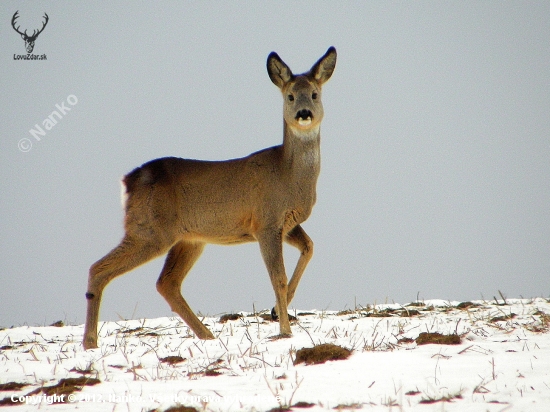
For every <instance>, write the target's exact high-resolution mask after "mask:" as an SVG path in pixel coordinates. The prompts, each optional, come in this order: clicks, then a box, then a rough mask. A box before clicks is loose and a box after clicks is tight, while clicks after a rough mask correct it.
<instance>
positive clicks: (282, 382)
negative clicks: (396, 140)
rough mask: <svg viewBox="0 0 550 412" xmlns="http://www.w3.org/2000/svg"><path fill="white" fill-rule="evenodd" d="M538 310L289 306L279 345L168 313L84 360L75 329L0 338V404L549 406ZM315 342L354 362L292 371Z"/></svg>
mask: <svg viewBox="0 0 550 412" xmlns="http://www.w3.org/2000/svg"><path fill="white" fill-rule="evenodd" d="M549 302H550V301H549V300H546V299H541V298H539V299H529V300H526V299H522V300H519V299H508V300H506V303H504V301H503V300H502V299H499V301H498V302H497V301H496V300H493V301H492V302H487V301H474V302H473V303H474V304H473V305H470V304H462V305H460V307H458V306H459V303H460V302H447V301H436V300H432V301H424V302H422V303H421V304H418V305H416V304H414V306H413V305H406V306H401V305H397V304H389V305H376V306H369V307H360V308H356V309H353V310H349V311H343V312H332V311H318V310H315V311H309V312H305V313H304V312H300V311H296V313H295V314H296V315H297V317H298V321H297V322H294V323H293V326H292V330H293V334H294V335H293V337H292V338H287V339H272V338H273V336H275V335H276V334H277V333H278V324H277V323H275V322H270V321H269V320H266V319H263V318H262V317H261V316H260V315H261V314H250V313H242V314H241V315H242V317H240V318H238V319H235V320H228V321H226V322H223V323H222V322H220V318H210V317H207V318H205V319H204V323H205V324H206V325H207V326H208V327H210V329H211V330H212V331H213V332H214V334H215V335H216V336H217V337H218V338H217V339H216V340H212V341H201V340H198V339H195V338H194V337H193V336H192V334H190V332H189V329H188V328H187V327H186V325H185V324H184V323H183V322H182V321H181V320H180V319H179V318H176V317H174V318H160V319H144V320H130V321H121V322H106V323H102V324H101V325H100V328H101V330H100V340H99V344H100V348H99V349H95V350H90V351H84V350H83V349H82V346H81V339H82V333H83V326H82V325H80V326H61V327H55V326H50V327H26V326H25V327H17V328H12V329H4V330H1V331H0V388H2V389H7V388H6V386H8V387H9V385H8V384H10V383H11V385H12V389H8V390H3V391H1V392H0V399H3V401H0V403H4V405H3V406H4V407H5V408H6V409H8V408H14V409H16V410H36V409H42V410H46V409H55V410H59V411H64V410H74V409H78V410H80V411H141V410H144V411H150V410H158V411H165V410H167V409H169V408H172V407H174V406H178V405H185V406H189V407H194V408H196V410H198V411H201V410H206V411H268V410H271V409H273V408H278V407H289V406H290V407H291V408H292V410H294V411H300V410H304V411H322V410H323V411H324V410H353V409H363V410H372V411H410V410H415V411H417V410H418V411H461V412H462V411H491V412H493V411H529V412H531V411H549V410H550V333H549V327H550V303H549ZM422 332H439V333H441V334H443V335H455V334H457V335H459V336H460V338H461V343H459V344H456V345H446V344H425V345H420V344H418V343H417V342H416V339H417V338H418V336H419V335H420V333H422ZM424 336H425V335H424ZM321 343H333V344H336V345H339V346H342V347H345V348H348V349H351V350H352V355H351V356H350V357H349V358H348V359H346V360H335V361H328V362H326V363H324V364H312V365H306V364H303V363H300V364H296V365H294V360H295V359H296V351H297V350H298V349H301V348H304V347H313V346H314V345H318V344H321ZM68 378H79V379H78V380H74V379H73V380H72V381H71V380H67V381H62V379H68ZM60 382H61V385H60ZM75 382H76V385H75ZM14 383H22V384H27V386H24V387H21V388H18V389H14V388H13V384H14ZM86 383H88V384H86ZM92 383H95V384H94V385H90V384H92ZM63 385H65V386H66V387H65V391H64V392H63V391H60V388H61V387H62V386H63ZM71 385H72V386H71ZM48 387H49V389H48ZM67 388H68V389H67ZM71 392H72V393H71ZM56 397H57V398H56ZM60 400H61V401H64V403H56V404H54V405H50V403H51V402H53V401H60ZM67 401H68V402H67ZM304 407H308V408H307V409H306V408H304ZM180 410H184V409H183V408H181V409H180Z"/></svg>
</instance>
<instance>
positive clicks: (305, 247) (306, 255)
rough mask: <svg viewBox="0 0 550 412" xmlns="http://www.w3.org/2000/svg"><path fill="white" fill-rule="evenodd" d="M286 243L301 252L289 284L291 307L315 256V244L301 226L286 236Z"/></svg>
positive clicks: (288, 301)
mask: <svg viewBox="0 0 550 412" xmlns="http://www.w3.org/2000/svg"><path fill="white" fill-rule="evenodd" d="M285 241H286V242H287V243H288V244H289V245H292V246H294V247H295V248H297V249H298V250H299V251H300V258H299V259H298V263H297V264H296V268H295V269H294V273H293V274H292V277H291V278H290V282H289V283H288V294H287V303H288V304H289V305H290V302H292V299H293V298H294V293H295V292H296V288H297V287H298V283H300V279H301V278H302V275H303V274H304V270H305V269H306V266H307V264H308V263H309V261H310V260H311V258H312V256H313V242H312V241H311V238H310V237H309V236H308V235H307V233H306V232H305V231H304V229H302V227H301V226H300V225H298V226H296V227H295V228H294V229H292V230H291V231H290V232H289V233H288V234H287V235H286V237H285Z"/></svg>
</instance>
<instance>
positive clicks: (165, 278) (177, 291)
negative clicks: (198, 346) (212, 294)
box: [157, 241, 214, 339]
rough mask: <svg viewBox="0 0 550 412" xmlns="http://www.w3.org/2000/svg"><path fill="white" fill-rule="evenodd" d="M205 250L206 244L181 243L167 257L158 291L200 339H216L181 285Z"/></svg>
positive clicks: (173, 247)
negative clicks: (187, 299)
mask: <svg viewBox="0 0 550 412" xmlns="http://www.w3.org/2000/svg"><path fill="white" fill-rule="evenodd" d="M203 249H204V243H195V242H185V241H180V242H178V243H176V244H175V245H174V246H172V248H171V249H170V251H169V252H168V256H167V257H166V262H165V263H164V267H163V268H162V272H161V273H160V277H159V278H158V280H157V290H158V292H159V293H160V294H161V295H162V296H163V297H164V299H166V301H167V302H168V304H169V305H170V308H171V309H172V311H174V312H176V313H177V314H178V315H180V317H181V318H182V319H183V320H184V321H185V323H187V325H188V326H189V327H190V328H191V330H192V331H193V332H195V334H196V335H197V337H199V338H200V339H214V335H212V332H210V331H209V330H208V328H207V327H206V326H204V324H203V323H202V322H201V321H200V320H199V318H197V316H196V315H195V314H194V313H193V311H192V310H191V308H190V307H189V305H188V304H187V302H186V301H185V299H184V298H183V296H182V295H181V284H182V282H183V279H184V278H185V276H187V274H188V273H189V271H190V270H191V268H192V267H193V264H194V263H195V262H196V261H197V259H198V258H199V256H200V255H201V253H202V251H203Z"/></svg>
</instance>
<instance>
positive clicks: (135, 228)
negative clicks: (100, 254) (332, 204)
mask: <svg viewBox="0 0 550 412" xmlns="http://www.w3.org/2000/svg"><path fill="white" fill-rule="evenodd" d="M335 64H336V50H335V49H334V48H330V49H329V50H328V51H327V53H326V54H325V55H324V56H323V57H322V58H321V59H320V60H319V61H318V62H317V63H316V64H315V65H314V66H313V67H312V69H311V70H310V71H309V72H308V73H305V74H303V75H297V76H295V75H293V74H292V72H291V71H290V69H289V68H288V66H286V64H285V63H284V62H283V61H282V60H281V59H280V58H279V56H278V55H277V54H275V53H271V54H270V56H269V57H268V62H267V68H268V73H269V75H270V77H271V80H272V81H273V83H275V84H276V85H277V86H278V87H279V88H280V89H281V91H282V93H283V96H284V98H285V104H284V114H283V118H284V136H283V144H282V145H280V146H274V147H271V148H268V149H264V150H261V151H258V152H256V153H252V154H251V155H249V156H247V157H244V158H240V159H232V160H226V161H200V160H189V159H180V158H175V157H168V158H162V159H156V160H152V161H150V162H148V163H145V164H144V165H142V166H141V167H138V168H136V169H135V170H133V171H132V172H130V173H129V174H128V175H126V176H125V177H124V178H123V189H124V195H125V198H126V202H125V222H124V225H125V232H126V233H125V236H124V238H123V240H122V241H121V243H120V244H119V245H118V246H117V247H116V248H115V249H113V250H112V251H111V252H110V253H109V254H107V255H106V256H105V257H104V258H102V259H101V260H99V261H98V262H96V263H94V264H93V265H92V267H91V268H90V273H89V278H88V292H87V293H86V298H87V300H88V310H87V315H86V326H85V332H84V340H83V345H84V347H85V348H86V349H89V348H95V347H97V322H98V320H99V306H100V301H101V294H102V291H103V289H104V288H105V286H106V285H107V284H108V283H109V282H110V281H111V280H112V279H113V278H115V277H116V276H119V275H122V274H123V273H125V272H127V271H129V270H131V269H133V268H135V267H137V266H139V265H141V264H143V263H145V262H147V261H149V260H151V259H152V258H154V257H157V256H159V255H161V254H164V253H166V252H168V256H167V258H166V262H165V264H164V267H163V269H162V272H161V274H160V277H159V279H158V281H157V290H158V291H159V293H160V294H161V295H162V296H163V297H164V298H165V299H166V301H167V302H168V304H169V305H170V307H171V309H172V310H173V311H174V312H176V313H178V314H179V315H180V316H181V317H182V319H183V320H184V321H185V322H186V323H187V324H188V325H189V327H190V328H191V329H192V330H193V332H195V334H196V335H197V336H198V337H199V338H201V339H212V338H213V335H212V333H211V332H210V331H209V330H208V329H207V328H206V327H205V326H204V325H203V324H202V322H201V321H200V320H199V319H198V318H197V317H196V315H195V314H194V313H193V311H192V310H191V308H190V307H189V305H188V304H187V302H186V301H185V299H184V298H183V297H182V295H181V291H180V289H181V284H182V282H183V279H184V278H185V276H186V275H187V273H188V272H189V270H190V269H191V267H192V266H193V264H194V263H195V261H196V260H197V259H198V257H199V256H200V254H201V252H202V250H203V248H204V246H205V244H207V243H216V244H238V243H243V242H252V241H257V242H258V243H259V245H260V251H261V254H262V257H263V259H264V262H265V264H266V267H267V269H268V272H269V276H270V279H271V282H272V285H273V289H274V291H275V297H276V309H277V313H278V314H279V323H280V332H281V335H290V334H291V329H290V323H289V320H288V313H287V307H288V303H290V301H291V300H292V298H293V296H294V293H295V291H296V287H297V286H298V282H299V280H300V278H301V276H302V274H303V272H304V269H305V267H306V265H307V263H308V262H309V260H310V259H311V256H312V253H313V243H312V241H311V239H310V238H309V237H308V235H307V234H306V233H305V232H304V230H303V229H302V227H301V226H300V224H301V223H302V222H303V221H305V220H306V219H307V218H308V216H309V215H310V213H311V210H312V208H313V205H314V203H315V199H316V183H317V177H318V175H319V170H320V123H321V120H322V118H323V108H322V104H321V98H320V97H321V85H322V84H323V83H324V82H325V81H327V80H328V79H329V78H330V76H331V75H332V72H333V70H334V67H335ZM283 241H286V242H287V243H289V244H291V245H293V246H295V247H297V248H298V249H299V250H300V252H301V255H300V258H299V259H298V263H297V265H296V268H295V270H294V273H293V275H292V278H291V280H290V282H287V277H286V273H285V268H284V262H283V253H282V243H283Z"/></svg>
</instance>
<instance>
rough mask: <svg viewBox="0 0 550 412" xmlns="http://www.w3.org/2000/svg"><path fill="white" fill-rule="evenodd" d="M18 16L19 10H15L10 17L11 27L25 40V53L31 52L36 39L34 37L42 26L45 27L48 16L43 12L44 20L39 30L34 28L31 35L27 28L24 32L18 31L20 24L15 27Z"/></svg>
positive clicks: (40, 31)
mask: <svg viewBox="0 0 550 412" xmlns="http://www.w3.org/2000/svg"><path fill="white" fill-rule="evenodd" d="M18 17H19V10H18V11H16V12H15V14H14V15H13V18H12V19H11V25H12V27H13V29H14V30H15V31H16V32H17V33H19V34H20V35H21V38H22V39H23V40H25V48H26V49H27V53H32V51H33V49H34V42H35V41H36V38H37V37H38V35H39V34H40V33H42V31H43V30H44V28H45V27H46V24H48V20H49V17H48V15H47V14H46V13H44V18H45V19H46V20H45V21H44V23H43V24H42V28H41V29H40V30H34V31H33V33H32V35H31V36H29V35H28V34H27V30H25V32H24V33H23V32H21V31H19V27H21V26H17V27H15V21H16V20H17V18H18Z"/></svg>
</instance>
